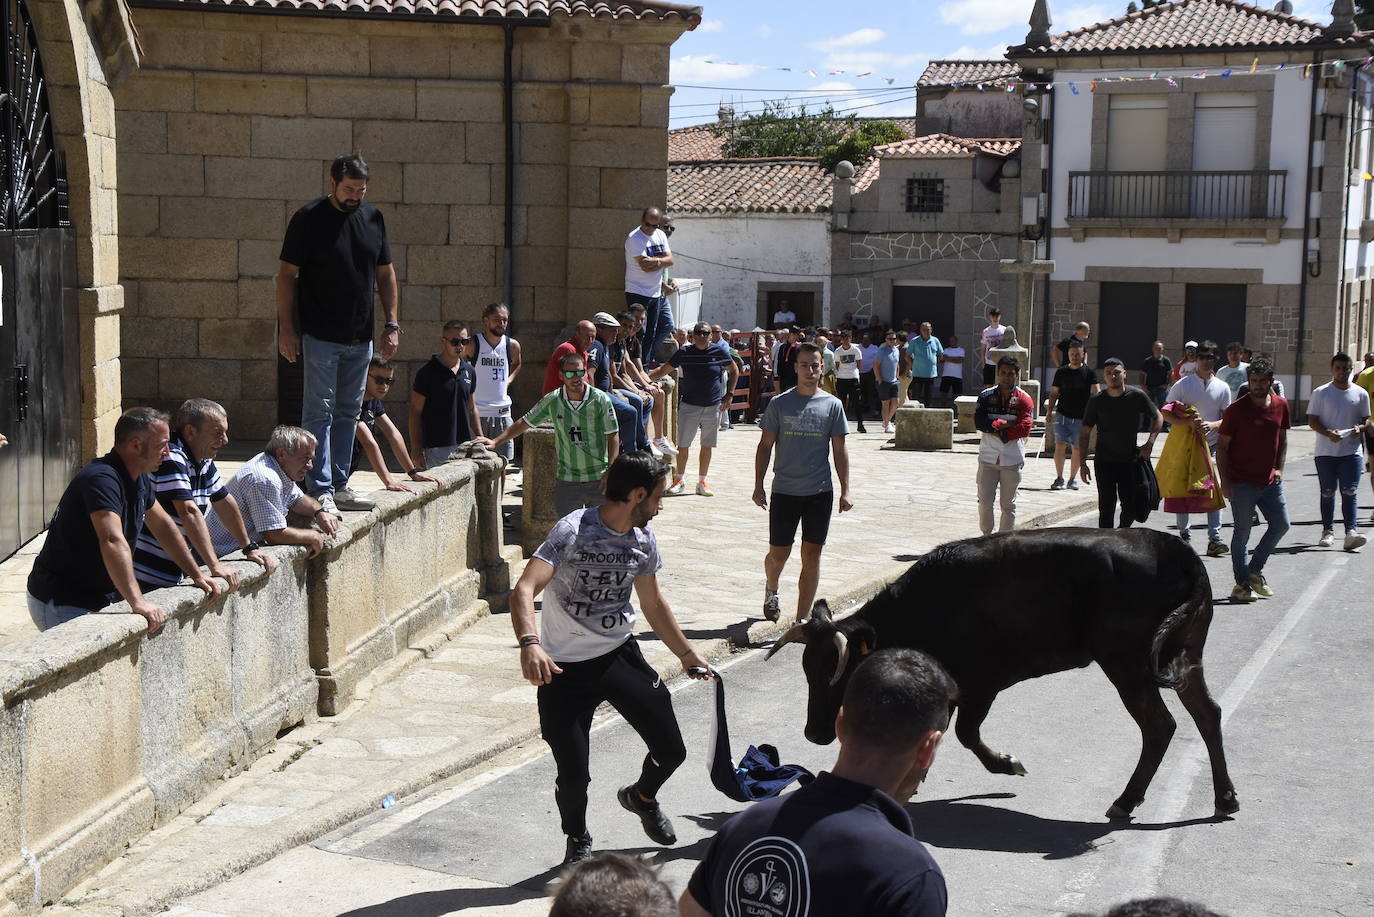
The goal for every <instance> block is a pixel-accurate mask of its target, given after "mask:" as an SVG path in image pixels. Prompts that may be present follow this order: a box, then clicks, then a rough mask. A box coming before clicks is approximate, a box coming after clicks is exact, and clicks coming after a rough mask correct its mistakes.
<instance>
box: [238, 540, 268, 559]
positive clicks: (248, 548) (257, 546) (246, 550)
mask: <svg viewBox="0 0 1374 917" xmlns="http://www.w3.org/2000/svg"><path fill="white" fill-rule="evenodd" d="M264 547H266V545H263V544H261V543H259V542H256V541H250V542H248V544H246V545H244V546H243V556H244V557H247V556H248V555H249V554H250V553H251V552H253V551H260V550H262V549H263V548H264Z"/></svg>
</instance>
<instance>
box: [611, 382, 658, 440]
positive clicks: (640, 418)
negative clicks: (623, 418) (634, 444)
mask: <svg viewBox="0 0 1374 917" xmlns="http://www.w3.org/2000/svg"><path fill="white" fill-rule="evenodd" d="M616 398H621V399H623V400H624V401H625V403H626V404H628V405H629V406H630V407H632V408H634V409H635V411H636V415H635V431H636V432H637V433H638V435H639V449H640V450H641V451H643V450H645V449H648V448H649V412H650V411H651V410H653V407H654V397H653V396H652V395H641V394H640V393H639V392H631V391H628V390H626V389H623V388H618V389H616V390H615V391H613V392H611V399H612V403H614V399H616ZM616 422H617V423H619V421H616ZM620 439H621V441H622V442H628V437H627V436H626V433H625V432H624V428H623V427H622V428H621V433H620ZM627 448H628V447H627Z"/></svg>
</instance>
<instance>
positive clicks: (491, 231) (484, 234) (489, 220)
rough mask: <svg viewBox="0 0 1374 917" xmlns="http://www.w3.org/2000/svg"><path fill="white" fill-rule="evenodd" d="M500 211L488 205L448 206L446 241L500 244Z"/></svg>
mask: <svg viewBox="0 0 1374 917" xmlns="http://www.w3.org/2000/svg"><path fill="white" fill-rule="evenodd" d="M501 233H502V226H501V211H500V210H499V209H498V208H496V207H492V206H489V205H479V206H464V205H461V204H456V205H454V206H452V207H450V208H449V225H448V241H449V243H450V244H452V245H500V244H501Z"/></svg>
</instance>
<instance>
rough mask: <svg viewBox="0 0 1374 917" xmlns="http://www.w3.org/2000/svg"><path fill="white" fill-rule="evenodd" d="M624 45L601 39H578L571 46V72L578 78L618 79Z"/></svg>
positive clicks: (613, 80)
mask: <svg viewBox="0 0 1374 917" xmlns="http://www.w3.org/2000/svg"><path fill="white" fill-rule="evenodd" d="M623 51H624V47H623V46H622V45H620V44H618V43H612V42H602V41H578V42H574V44H573V46H572V58H571V61H572V72H573V73H574V74H575V75H576V78H577V79H579V80H602V81H606V82H612V83H614V82H618V81H619V80H620V68H621V63H622V60H621V54H622V53H623Z"/></svg>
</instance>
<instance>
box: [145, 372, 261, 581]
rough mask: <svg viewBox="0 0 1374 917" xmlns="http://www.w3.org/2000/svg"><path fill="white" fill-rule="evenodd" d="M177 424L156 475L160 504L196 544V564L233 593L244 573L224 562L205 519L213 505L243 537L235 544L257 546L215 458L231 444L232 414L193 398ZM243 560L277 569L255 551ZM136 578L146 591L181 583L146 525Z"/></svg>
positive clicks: (182, 409)
mask: <svg viewBox="0 0 1374 917" xmlns="http://www.w3.org/2000/svg"><path fill="white" fill-rule="evenodd" d="M175 424H176V427H175V432H173V433H172V438H171V442H169V443H168V444H167V447H168V455H167V457H166V458H165V459H163V460H162V464H161V465H160V466H159V467H158V469H157V472H156V473H155V474H154V475H153V488H154V491H155V493H156V495H157V502H158V503H160V504H162V508H163V509H164V510H166V511H167V515H169V516H171V517H172V521H173V522H175V523H176V526H177V529H178V531H180V532H181V534H182V535H183V536H185V538H186V541H187V543H189V544H190V545H191V548H192V550H193V551H194V552H195V554H196V561H197V562H198V563H204V564H205V565H206V567H208V568H209V570H210V573H211V575H213V576H218V577H219V578H221V579H223V580H224V581H225V582H226V583H228V584H229V591H231V592H232V591H234V590H235V589H237V588H238V585H239V574H238V572H237V571H235V570H233V569H232V568H230V567H227V566H225V565H224V564H222V563H220V560H219V557H218V556H216V552H215V549H214V546H213V544H212V542H211V539H210V529H209V527H208V525H207V524H206V520H205V516H206V513H207V512H208V511H209V508H210V504H211V503H214V504H215V508H216V510H217V511H218V512H219V514H220V518H221V519H222V520H223V521H224V522H225V523H226V525H227V526H228V527H229V529H230V531H231V532H233V533H234V534H235V537H236V538H237V539H238V541H237V544H236V545H235V546H236V547H243V546H244V545H249V547H250V548H251V547H254V546H253V545H251V544H250V543H249V540H248V534H247V531H246V530H245V529H244V525H243V515H242V513H240V512H239V507H238V503H237V502H236V501H235V500H234V498H233V496H232V495H231V494H230V493H229V491H228V490H227V489H225V487H224V483H223V482H222V481H221V480H220V476H219V469H218V468H216V467H215V456H217V455H218V454H219V450H220V449H221V448H223V447H224V445H225V444H226V443H227V442H229V418H228V415H227V414H226V413H225V411H224V408H223V407H222V406H220V405H219V404H218V403H216V402H214V401H210V400H208V399H206V398H191V399H190V400H188V401H185V402H183V403H182V405H181V407H180V408H179V409H178V410H177V414H176V418H175ZM229 550H233V548H232V547H231V548H230V549H229ZM244 556H245V557H246V558H248V559H249V560H251V561H253V562H254V563H257V564H260V565H261V566H262V567H263V568H264V569H266V570H267V572H268V573H271V572H272V571H273V570H274V569H275V568H276V566H277V562H276V561H275V560H273V559H272V558H270V557H268V556H267V555H266V554H263V553H262V552H260V551H257V550H256V549H254V550H252V551H248V550H246V549H245V553H244ZM134 576H135V577H136V578H137V579H138V583H139V586H141V587H142V588H143V590H144V591H145V592H146V591H148V590H149V589H157V588H159V587H162V586H175V585H176V584H177V583H179V582H181V577H182V573H181V568H180V567H178V566H177V564H176V561H174V560H172V558H171V557H169V556H168V555H167V552H166V551H165V550H163V547H162V545H161V544H159V543H158V540H157V538H155V537H154V536H153V533H152V532H151V531H150V530H149V529H148V525H147V523H146V522H145V523H144V525H143V528H142V530H141V531H140V532H139V533H138V541H137V542H136V543H135V545H134Z"/></svg>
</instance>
